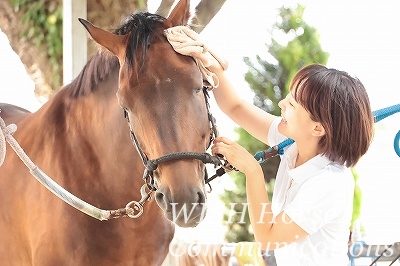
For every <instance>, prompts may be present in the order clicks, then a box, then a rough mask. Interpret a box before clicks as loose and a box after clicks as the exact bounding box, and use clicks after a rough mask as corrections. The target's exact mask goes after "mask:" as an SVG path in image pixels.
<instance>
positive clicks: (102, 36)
mask: <svg viewBox="0 0 400 266" xmlns="http://www.w3.org/2000/svg"><path fill="white" fill-rule="evenodd" d="M79 22H80V23H82V25H83V26H85V28H86V30H87V31H88V32H89V34H90V36H92V38H93V40H94V41H95V42H97V43H98V44H100V45H101V46H103V47H105V48H106V49H107V50H109V51H110V52H111V53H113V54H114V55H116V56H118V58H123V56H124V53H125V41H126V38H125V35H117V34H113V33H111V32H108V31H105V30H103V29H100V28H98V27H96V26H94V25H93V24H92V23H90V22H89V21H87V20H85V19H82V18H79Z"/></svg>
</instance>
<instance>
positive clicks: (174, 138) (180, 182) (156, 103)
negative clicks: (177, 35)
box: [81, 0, 212, 227]
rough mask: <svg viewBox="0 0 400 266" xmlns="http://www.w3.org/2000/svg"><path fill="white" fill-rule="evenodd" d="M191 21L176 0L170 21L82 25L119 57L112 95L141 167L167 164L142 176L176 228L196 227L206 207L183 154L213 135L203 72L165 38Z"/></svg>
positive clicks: (199, 173)
mask: <svg viewBox="0 0 400 266" xmlns="http://www.w3.org/2000/svg"><path fill="white" fill-rule="evenodd" d="M189 17H190V13H189V1H188V0H184V1H183V0H181V1H179V3H178V4H177V5H176V6H175V8H174V9H173V11H172V12H171V14H170V15H169V17H168V18H163V17H161V16H158V15H154V14H149V13H139V14H135V15H133V16H131V17H129V18H128V19H127V20H126V22H125V23H124V24H123V25H122V26H121V27H120V28H119V29H117V30H116V31H114V32H113V33H110V32H108V31H105V30H103V29H100V28H97V27H95V26H93V25H92V24H90V23H89V22H87V21H85V20H81V22H82V24H83V25H84V26H85V28H86V29H87V31H88V32H89V34H90V35H91V36H92V38H93V40H94V41H96V42H97V43H98V44H100V45H101V46H102V47H104V48H106V49H107V50H108V51H110V52H111V53H112V54H114V55H115V56H117V57H118V60H119V63H120V71H119V88H118V92H117V98H118V101H119V105H120V106H121V108H122V109H123V110H124V111H125V114H126V117H127V118H128V122H129V126H130V129H131V134H132V139H133V140H134V144H135V145H136V146H137V149H138V151H139V153H140V155H141V156H142V159H143V161H144V163H145V166H146V168H149V165H148V164H147V165H146V162H148V161H149V160H151V159H155V158H164V159H165V160H162V161H163V162H162V163H159V165H158V164H157V165H155V167H154V169H147V171H146V172H147V173H148V174H145V175H144V179H145V181H146V183H147V184H148V186H149V187H150V189H153V190H155V200H156V202H157V203H158V205H159V206H160V208H161V209H162V210H163V212H164V214H165V216H166V217H167V218H168V219H170V220H171V221H173V222H175V223H176V224H177V225H179V226H182V227H192V226H196V225H197V224H198V223H199V222H200V221H201V220H202V219H203V218H204V216H205V210H206V205H205V204H206V192H205V185H204V177H205V176H206V169H205V165H204V163H203V162H202V161H201V160H199V159H196V158H195V157H191V156H185V154H186V152H187V154H188V153H196V154H201V153H204V152H205V151H206V150H207V148H208V147H209V145H210V142H211V139H210V134H211V133H212V130H211V127H210V121H209V115H208V109H207V100H206V95H205V93H203V79H202V75H201V72H200V71H199V69H198V67H197V66H196V64H195V61H194V60H193V59H192V58H191V57H188V56H183V55H180V54H178V53H176V52H175V51H174V50H173V48H172V47H171V45H170V44H169V42H168V41H167V39H166V37H165V36H164V31H165V29H167V28H169V27H173V26H178V25H185V24H186V23H187V22H188V20H189ZM177 154H178V155H179V154H180V155H183V156H176V155H177ZM169 155H172V156H171V158H172V159H167V158H168V156H169ZM174 155H175V156H174ZM149 179H150V180H149Z"/></svg>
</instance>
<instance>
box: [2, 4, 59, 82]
mask: <svg viewBox="0 0 400 266" xmlns="http://www.w3.org/2000/svg"><path fill="white" fill-rule="evenodd" d="M10 1H11V3H12V5H13V7H14V10H15V11H16V12H22V13H23V16H22V24H23V26H24V27H25V30H24V31H23V33H22V34H21V41H23V42H24V41H27V40H30V41H32V42H33V43H34V44H35V45H36V46H38V47H39V46H42V45H43V46H44V47H45V49H46V53H47V56H48V57H49V61H50V63H51V66H52V69H53V73H54V75H53V77H54V84H55V86H57V87H58V86H60V85H61V78H60V77H61V74H58V73H60V72H61V68H62V63H61V62H62V53H63V47H62V26H63V25H62V24H63V23H62V5H61V4H60V3H58V2H56V1H45V0H39V1H38V0H10Z"/></svg>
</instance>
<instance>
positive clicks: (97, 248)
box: [0, 0, 212, 266]
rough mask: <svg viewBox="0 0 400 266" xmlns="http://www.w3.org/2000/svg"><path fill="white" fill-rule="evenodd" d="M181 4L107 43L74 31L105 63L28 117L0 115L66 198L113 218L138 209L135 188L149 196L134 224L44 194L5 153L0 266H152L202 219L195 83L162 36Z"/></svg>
mask: <svg viewBox="0 0 400 266" xmlns="http://www.w3.org/2000/svg"><path fill="white" fill-rule="evenodd" d="M188 2H189V1H187V0H181V1H180V2H179V3H178V4H177V5H176V6H175V8H174V10H173V11H172V12H171V15H170V16H169V17H168V18H167V19H165V18H162V17H160V16H157V15H154V14H149V13H137V14H134V15H132V16H131V17H129V19H127V20H126V22H125V23H124V24H123V25H122V26H121V27H120V28H119V29H117V30H116V31H115V32H114V33H109V32H106V31H104V30H101V29H99V28H96V27H94V26H92V25H91V24H90V23H88V22H86V21H83V20H82V23H83V24H84V26H85V27H86V28H87V30H88V31H89V33H90V34H91V35H92V37H93V39H94V40H95V41H96V42H98V43H99V44H100V45H101V46H103V47H105V48H106V49H107V50H109V51H110V52H111V53H112V54H110V53H109V52H108V51H106V50H104V51H102V52H99V53H97V54H96V55H95V56H94V57H92V58H91V59H90V60H89V61H88V63H87V64H86V66H85V67H84V69H83V70H82V72H81V73H80V74H79V76H78V77H77V78H76V79H75V80H73V81H72V82H71V84H69V85H67V86H65V87H64V88H63V89H61V90H60V91H59V92H58V93H57V94H56V95H55V96H54V97H53V98H52V99H50V100H49V101H48V102H47V103H45V104H44V105H43V106H42V108H40V109H39V110H38V111H37V112H35V113H28V112H27V111H25V110H23V109H21V108H18V107H16V106H11V105H7V104H0V109H1V110H2V112H1V117H2V118H3V119H4V120H5V122H6V124H11V123H15V124H17V126H18V130H17V132H16V133H15V134H14V137H15V139H16V140H17V141H18V142H19V144H20V145H21V147H23V149H24V150H25V152H26V154H27V155H28V156H29V157H30V158H31V159H32V161H34V162H35V164H36V165H37V166H38V167H40V169H42V170H43V171H44V172H45V173H46V174H47V175H48V176H50V177H51V178H52V179H53V180H54V181H55V182H57V183H58V184H59V185H61V186H62V187H64V188H65V189H66V190H68V191H70V192H71V193H72V194H74V195H75V196H77V197H78V198H81V199H83V200H84V201H86V202H88V203H90V204H92V205H94V206H97V207H99V208H102V209H116V208H120V207H123V206H125V205H126V204H127V203H128V202H130V201H132V200H139V199H140V198H141V194H140V188H141V187H142V186H143V184H145V182H146V183H147V188H148V189H150V190H155V192H154V193H153V194H152V195H154V198H151V199H150V200H149V201H146V204H145V205H144V212H143V214H142V215H141V216H139V217H138V218H136V219H129V218H121V219H112V220H108V221H98V220H96V219H94V218H92V217H90V216H87V215H86V214H84V213H82V212H80V211H78V210H76V209H74V208H72V207H71V206H69V205H68V204H66V203H64V202H63V201H61V200H60V199H59V198H57V197H56V196H54V195H53V194H52V193H51V192H49V191H48V190H47V189H46V188H45V187H44V186H42V185H41V184H40V183H39V182H37V181H36V180H35V179H34V178H33V177H32V176H31V175H29V171H28V169H27V168H26V167H25V166H24V164H23V163H22V162H21V161H20V159H19V158H18V157H17V156H16V154H15V153H14V152H12V151H11V149H9V147H7V149H8V150H7V155H6V158H5V161H4V164H3V165H2V166H1V167H0V210H1V212H0V239H1V241H0V261H1V265H40V266H46V265H52V266H53V265H161V264H162V262H163V260H164V258H165V256H166V254H167V253H168V246H169V243H170V242H171V240H172V238H173V235H174V224H173V222H175V223H176V224H178V225H179V226H185V227H186V226H190V227H192V226H196V225H197V224H198V223H199V222H200V221H201V219H202V218H204V214H205V211H204V210H205V208H204V206H205V203H206V192H205V184H204V183H205V182H204V177H205V175H206V170H205V165H204V163H203V162H204V161H203V162H202V160H201V159H200V158H198V157H199V155H201V154H205V151H206V150H207V148H208V146H209V145H210V134H211V133H212V130H211V128H210V120H209V113H208V110H207V106H206V105H207V102H206V98H205V94H203V92H202V88H203V79H202V75H201V73H200V71H199V69H198V67H197V66H196V64H195V62H194V61H193V59H192V58H190V57H187V56H182V55H180V54H177V53H176V52H175V51H174V50H173V49H172V47H171V45H170V44H169V43H168V42H167V39H166V38H165V36H164V34H163V32H164V30H165V29H167V28H169V27H172V26H177V25H184V24H186V23H187V22H188V19H189V3H188ZM114 55H115V56H114ZM118 84H119V86H118ZM124 112H125V115H126V118H127V119H125V118H124ZM127 121H128V122H127ZM130 132H131V135H130ZM131 138H132V140H133V142H134V144H135V145H137V149H136V148H135V145H134V144H132V141H131ZM138 151H139V152H138ZM156 158H162V159H160V160H156ZM149 162H151V163H149ZM144 164H146V167H147V168H148V169H147V171H145V167H144ZM143 173H145V174H143ZM142 177H144V178H142ZM143 179H144V180H143Z"/></svg>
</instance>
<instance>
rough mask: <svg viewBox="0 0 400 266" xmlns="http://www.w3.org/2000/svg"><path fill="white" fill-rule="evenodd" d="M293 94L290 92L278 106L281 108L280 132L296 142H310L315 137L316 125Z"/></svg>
mask: <svg viewBox="0 0 400 266" xmlns="http://www.w3.org/2000/svg"><path fill="white" fill-rule="evenodd" d="M292 93H293V92H292V91H291V92H289V94H288V95H287V96H286V98H284V99H282V100H281V101H280V102H279V104H278V106H279V107H280V108H281V116H282V121H281V122H280V123H279V126H278V130H279V132H280V133H281V134H283V135H285V136H286V137H289V138H292V139H293V140H295V141H296V142H299V141H301V140H305V141H307V140H309V139H310V138H311V137H312V136H313V135H312V133H313V132H312V131H313V130H314V128H315V126H316V123H317V122H315V121H313V120H312V119H311V117H310V113H309V112H308V111H307V110H306V109H305V108H304V107H303V106H302V105H301V104H299V103H298V102H296V100H295V99H294V97H293V94H292Z"/></svg>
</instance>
